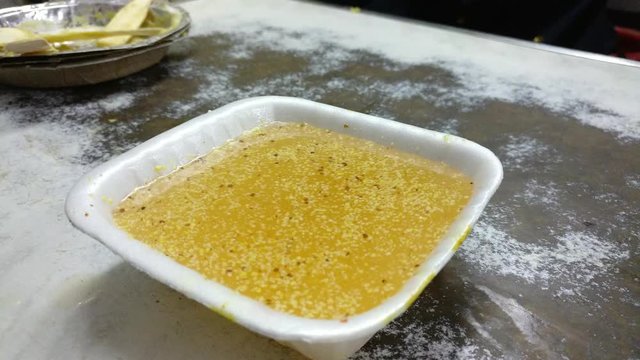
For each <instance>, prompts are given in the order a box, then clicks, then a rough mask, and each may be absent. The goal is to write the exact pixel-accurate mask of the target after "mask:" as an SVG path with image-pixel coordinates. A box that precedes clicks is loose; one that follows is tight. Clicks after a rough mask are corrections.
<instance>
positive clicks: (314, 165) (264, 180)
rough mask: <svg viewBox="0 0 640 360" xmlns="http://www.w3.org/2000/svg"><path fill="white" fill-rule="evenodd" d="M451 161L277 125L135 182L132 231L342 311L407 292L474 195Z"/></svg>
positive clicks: (217, 271)
mask: <svg viewBox="0 0 640 360" xmlns="http://www.w3.org/2000/svg"><path fill="white" fill-rule="evenodd" d="M472 187H473V185H472V183H471V182H470V180H469V178H467V177H466V176H464V175H462V174H461V173H459V172H457V171H455V170H453V169H451V168H450V167H448V166H446V165H444V164H441V163H437V162H433V161H429V160H425V159H423V158H420V157H417V156H414V155H410V154H407V153H402V152H399V151H396V150H393V149H390V148H387V147H384V146H381V145H378V144H375V143H373V142H370V141H365V140H362V139H356V138H353V137H350V136H346V135H340V134H337V133H334V132H330V131H327V130H323V129H319V128H315V127H312V126H310V125H306V124H285V123H272V124H269V125H264V126H262V127H260V128H258V129H257V130H254V131H252V132H250V133H247V134H244V135H242V136H240V137H239V138H237V139H235V140H233V141H231V142H229V143H227V144H225V145H223V146H221V147H220V148H218V149H217V150H214V151H213V152H211V153H210V154H208V155H206V156H204V157H202V158H200V159H198V160H196V161H194V162H192V163H190V164H188V165H187V166H185V167H184V168H182V169H179V170H178V171H176V172H174V173H172V174H170V175H168V176H166V177H163V178H160V179H158V180H156V181H154V182H152V183H151V184H149V185H147V186H146V187H143V188H140V189H138V190H136V191H135V192H134V193H133V194H132V195H130V196H129V197H128V198H126V199H125V200H124V201H123V202H122V203H121V204H120V206H119V207H118V208H117V209H115V212H114V217H115V221H116V223H117V224H118V225H119V226H120V227H121V228H123V229H124V230H126V231H127V232H128V233H130V234H131V236H133V237H134V238H136V239H138V240H140V241H143V242H145V243H146V244H148V245H150V246H151V247H153V248H155V249H157V250H159V251H161V252H163V253H164V254H166V255H167V256H169V257H171V258H173V259H175V260H176V261H178V262H179V263H181V264H183V265H185V266H188V267H190V268H191V269H194V270H196V271H198V272H200V273H202V274H203V275H204V276H206V277H207V278H210V279H213V280H215V281H217V282H219V283H222V284H224V285H226V286H228V287H229V288H232V289H235V290H236V291H238V292H240V293H242V294H244V295H246V296H248V297H251V298H253V299H256V300H258V301H261V302H263V303H264V304H266V305H268V306H270V307H272V308H275V309H277V310H280V311H284V312H287V313H290V314H294V315H299V316H304V317H309V318H319V319H344V318H345V317H349V316H352V315H354V314H358V313H362V312H364V311H367V310H369V309H371V308H373V307H375V306H377V305H379V304H381V303H382V302H384V301H385V300H386V299H387V298H389V297H390V296H392V295H394V294H395V293H396V292H398V291H399V290H400V289H401V287H402V286H403V285H404V283H405V282H406V281H407V280H408V279H409V278H410V277H411V276H413V275H414V274H415V272H416V270H417V268H418V267H419V266H420V264H421V263H422V262H423V261H424V260H425V259H426V258H427V256H428V255H429V253H430V252H431V251H432V250H433V248H434V247H435V246H436V245H437V243H438V240H439V239H440V238H441V236H442V235H443V234H444V233H445V232H446V230H447V228H448V227H449V225H450V224H451V223H452V221H453V220H454V219H455V218H456V216H457V215H458V213H459V212H460V210H461V208H462V207H464V206H465V204H466V203H467V201H468V200H469V197H470V195H471V192H472Z"/></svg>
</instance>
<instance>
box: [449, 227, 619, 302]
mask: <svg viewBox="0 0 640 360" xmlns="http://www.w3.org/2000/svg"><path fill="white" fill-rule="evenodd" d="M538 243H544V244H545V246H542V245H539V244H538ZM460 256H461V257H462V258H463V259H464V260H465V261H466V262H468V263H470V264H473V265H474V266H475V268H476V269H477V270H478V271H482V272H489V273H496V274H499V275H503V276H512V277H516V278H519V279H522V280H523V281H525V282H527V283H531V284H534V283H535V284H538V285H539V286H542V287H543V289H548V288H551V287H553V288H554V289H556V291H558V293H557V295H575V296H581V291H582V290H584V289H586V288H591V287H592V286H594V284H593V281H594V280H595V279H596V278H598V277H600V276H602V275H604V274H607V273H609V272H611V271H612V270H613V269H614V268H615V266H616V265H617V264H618V263H619V262H621V261H623V260H626V259H628V258H629V250H628V249H627V248H626V247H624V246H622V245H615V244H612V243H610V242H608V241H606V239H600V238H598V237H596V236H595V235H593V234H591V233H589V232H587V231H582V232H580V231H566V232H563V233H560V234H557V235H555V236H553V237H552V238H550V239H516V238H514V237H512V236H511V235H509V234H508V233H507V232H506V231H505V230H503V229H501V228H500V227H499V225H497V224H496V223H494V222H493V221H492V219H491V218H490V217H488V216H485V217H483V218H481V219H480V221H479V222H478V223H477V224H476V226H475V227H474V230H473V232H472V233H471V235H470V236H469V239H468V240H467V241H466V242H465V243H464V244H463V246H462V247H461V249H460ZM609 281H610V279H606V278H605V279H599V281H598V283H597V286H600V287H604V286H606V285H607V284H608V282H609ZM560 284H562V287H563V288H565V290H560V289H559V286H560ZM566 289H571V292H568V291H567V290H566Z"/></svg>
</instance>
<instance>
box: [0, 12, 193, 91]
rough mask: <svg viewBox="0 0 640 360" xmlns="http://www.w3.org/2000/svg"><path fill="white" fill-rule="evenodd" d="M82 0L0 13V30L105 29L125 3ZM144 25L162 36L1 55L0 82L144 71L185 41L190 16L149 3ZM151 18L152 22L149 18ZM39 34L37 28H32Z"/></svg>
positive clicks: (88, 80)
mask: <svg viewBox="0 0 640 360" xmlns="http://www.w3.org/2000/svg"><path fill="white" fill-rule="evenodd" d="M106 1H107V0H90V1H87V0H85V1H84V2H80V3H77V2H73V0H70V1H69V2H50V3H44V4H39V5H29V6H20V7H13V8H8V9H1V10H0V26H3V27H4V26H9V27H15V26H17V25H19V24H22V26H24V25H25V22H26V24H27V25H29V26H31V25H34V26H41V27H47V28H45V29H42V28H41V29H40V30H41V31H52V30H56V29H62V28H65V27H72V26H83V25H98V26H104V25H106V24H107V23H108V22H109V19H110V18H111V17H112V16H113V14H115V12H116V11H117V10H118V9H120V7H122V6H123V5H124V4H125V3H126V2H127V1H124V0H123V1H117V2H115V3H113V2H109V3H107V2H106ZM150 14H151V15H150V16H149V17H148V19H147V21H150V23H149V24H147V25H148V26H154V27H163V28H167V29H169V30H167V31H166V32H165V33H163V34H161V35H158V36H154V37H150V38H147V39H142V40H140V41H136V42H134V43H131V44H125V45H122V46H115V47H110V48H96V47H92V48H81V49H74V50H70V51H65V52H59V53H55V54H45V55H28V56H12V57H1V56H0V83H2V84H7V85H13V86H23V87H37V88H55V87H70V86H81V85H92V84H97V83H101V82H105V81H109V80H115V79H119V78H122V77H124V76H127V75H130V74H133V73H135V72H138V71H141V70H143V69H146V68H148V67H150V66H152V65H154V64H156V63H158V62H160V60H162V58H163V57H164V56H165V55H166V53H167V50H168V47H169V45H171V44H172V43H173V42H174V41H177V40H178V39H181V38H183V37H185V36H186V35H187V34H188V32H189V28H190V25H191V20H190V18H189V15H188V14H187V13H186V12H185V11H184V10H182V9H181V8H179V7H176V6H171V5H169V4H161V5H157V2H156V5H153V6H152V7H151V9H150ZM149 19H151V20H149ZM33 30H37V29H33Z"/></svg>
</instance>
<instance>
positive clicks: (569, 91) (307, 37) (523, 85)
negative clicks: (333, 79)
mask: <svg viewBox="0 0 640 360" xmlns="http://www.w3.org/2000/svg"><path fill="white" fill-rule="evenodd" d="M204 2H205V1H204V0H200V1H193V2H189V3H185V4H184V6H185V7H186V8H187V9H188V10H191V11H190V12H191V13H192V15H193V17H194V20H195V21H194V22H195V23H196V26H194V29H193V34H194V35H196V36H197V35H206V34H211V33H215V32H222V33H225V32H229V31H233V33H234V34H237V35H240V34H244V37H243V38H244V39H250V41H251V42H254V43H256V44H258V45H259V46H262V47H268V48H271V49H278V50H281V51H297V52H311V51H314V50H317V49H319V48H322V47H323V46H326V45H329V44H330V45H332V46H336V45H337V46H339V47H343V48H346V49H353V50H364V51H368V52H371V53H374V54H380V55H382V56H384V57H386V58H388V59H390V60H392V61H397V62H400V63H405V64H417V63H431V64H438V66H441V67H442V68H445V69H447V70H448V71H451V72H452V73H453V74H455V75H456V76H457V78H459V79H462V80H463V81H464V85H465V86H464V87H462V88H460V89H457V90H455V91H451V92H449V93H448V94H447V96H444V97H442V99H443V100H445V99H446V98H448V97H453V98H455V99H456V101H458V102H461V103H465V102H466V103H467V104H468V105H469V107H470V108H474V107H475V106H476V105H478V104H481V103H482V102H483V101H485V100H488V99H497V100H503V101H507V102H519V103H536V104H540V105H542V106H544V107H546V108H547V109H549V110H550V111H553V112H558V113H563V114H567V115H570V116H571V117H573V118H575V119H577V120H578V121H580V122H582V123H584V124H587V125H590V126H594V127H597V128H599V129H602V130H605V131H608V132H611V133H614V134H616V135H618V136H619V137H620V138H621V139H636V140H637V139H640V118H638V116H637V113H638V106H637V98H638V96H639V95H640V94H639V93H638V87H637V82H638V80H640V77H639V75H638V73H637V71H635V69H632V68H625V67H623V66H621V67H619V68H618V69H617V71H618V75H617V76H614V75H612V74H611V71H610V66H611V65H609V64H603V63H598V62H592V61H587V60H584V59H578V58H573V57H568V56H557V55H556V54H554V53H549V52H545V51H539V50H535V49H528V48H522V47H514V46H512V45H509V44H504V43H502V42H499V41H494V40H484V39H480V38H477V37H474V36H467V35H462V34H458V33H454V32H450V31H446V30H442V29H436V28H429V27H424V26H421V25H418V24H409V23H400V22H396V21H393V20H389V19H384V18H378V17H374V16H370V15H368V14H353V13H350V12H349V11H346V10H343V9H334V8H327V7H323V6H316V5H310V4H306V3H296V2H290V1H284V0H283V1H279V2H277V3H275V4H274V3H271V2H270V3H269V4H264V3H260V2H255V3H252V5H251V6H245V7H238V6H233V3H234V2H233V1H232V0H218V1H215V2H214V3H215V7H216V9H217V11H216V14H215V15H214V17H215V18H214V19H212V18H211V16H212V14H211V13H204V12H201V11H199V8H200V7H202V6H209V2H207V5H204ZM302 8H304V11H301V9H302ZM291 13H298V14H300V16H290V15H289V14H291ZM200 17H203V18H202V19H200ZM204 17H206V20H205V18H204ZM329 29H334V30H329ZM283 32H284V33H283ZM398 39H402V41H398ZM247 41H249V40H247ZM417 44H419V45H417ZM460 49H465V51H464V53H465V54H469V56H465V57H461V56H460ZM246 51H247V49H246V48H244V52H243V51H240V52H239V53H242V54H245V55H246ZM332 61H333V60H332ZM332 61H331V62H332ZM536 69H539V70H538V71H536ZM585 74H588V76H585ZM622 74H624V75H622ZM470 79H473V80H472V81H471V80H470ZM607 83H615V85H616V89H617V90H612V89H610V88H609V87H607V86H603V85H602V84H607ZM589 104H597V105H589ZM596 106H597V107H596Z"/></svg>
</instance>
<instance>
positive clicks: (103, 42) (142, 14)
mask: <svg viewBox="0 0 640 360" xmlns="http://www.w3.org/2000/svg"><path fill="white" fill-rule="evenodd" d="M151 1H152V0H132V1H131V2H129V3H128V4H127V5H125V6H124V7H123V8H122V9H120V10H119V11H118V12H117V13H116V14H115V15H114V17H113V18H111V21H109V23H108V24H107V26H106V27H105V29H106V30H135V29H138V28H139V27H140V25H142V22H143V21H144V19H145V18H146V17H147V13H148V12H149V6H151ZM129 40H131V36H130V35H124V36H114V37H109V38H105V39H100V40H98V46H103V47H107V46H118V45H124V44H126V43H128V42H129Z"/></svg>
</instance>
